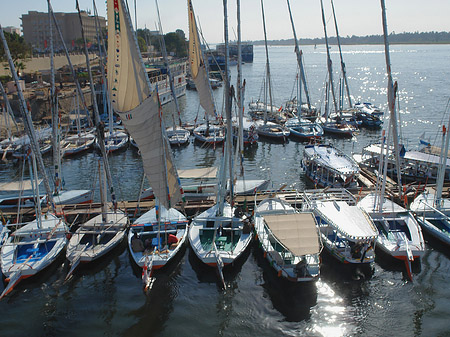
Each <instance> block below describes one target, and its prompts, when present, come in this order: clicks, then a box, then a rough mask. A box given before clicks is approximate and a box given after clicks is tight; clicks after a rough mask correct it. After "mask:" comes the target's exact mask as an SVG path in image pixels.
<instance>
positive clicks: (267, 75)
mask: <svg viewBox="0 0 450 337" xmlns="http://www.w3.org/2000/svg"><path fill="white" fill-rule="evenodd" d="M261 12H262V19H263V28H264V46H265V47H266V72H267V73H266V77H267V85H268V86H269V101H270V113H271V114H273V111H272V110H273V105H272V85H271V83H270V65H269V49H268V48H267V33H266V18H265V16H264V4H263V0H261ZM264 103H265V104H266V103H267V102H264ZM266 123H267V107H266V106H265V107H264V124H266Z"/></svg>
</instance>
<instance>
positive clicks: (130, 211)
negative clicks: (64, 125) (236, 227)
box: [0, 170, 450, 224]
mask: <svg viewBox="0 0 450 337" xmlns="http://www.w3.org/2000/svg"><path fill="white" fill-rule="evenodd" d="M361 173H362V174H361V175H360V181H359V182H360V185H361V186H360V187H357V188H352V189H348V190H349V192H350V193H351V194H352V195H353V196H354V197H355V198H356V200H360V199H361V198H363V197H364V196H366V195H367V194H369V193H371V192H373V191H374V188H375V182H376V176H375V175H374V174H373V173H370V172H369V171H365V170H362V172H361ZM425 189H427V190H432V189H435V185H434V184H429V185H424V184H420V183H419V184H408V185H404V186H403V195H404V197H403V198H400V195H399V189H398V186H397V185H396V183H395V182H394V181H392V180H391V179H388V181H387V184H386V193H387V194H388V195H389V196H391V197H392V198H393V199H394V201H396V202H398V203H400V204H403V205H404V204H405V203H406V204H407V205H408V204H409V203H410V202H411V201H412V200H414V198H415V197H416V196H417V194H418V193H420V192H422V191H424V190H425ZM275 194H276V195H277V197H278V198H280V199H282V200H284V201H286V202H288V203H289V204H290V205H291V206H294V207H297V208H301V206H302V202H303V197H302V194H303V191H296V190H285V189H280V190H268V191H261V192H258V193H257V194H256V195H254V194H251V195H250V194H249V195H239V196H236V197H235V199H234V202H235V205H236V206H237V207H240V208H241V209H243V210H244V211H245V212H248V213H251V212H252V211H253V208H254V205H255V202H256V204H258V203H260V202H261V201H262V200H264V199H266V198H268V197H270V196H272V195H275ZM405 196H406V198H405ZM443 196H450V184H446V185H444V189H443ZM215 202H216V201H215V197H207V198H202V199H200V198H195V199H188V200H187V202H186V203H185V205H184V207H183V210H184V212H185V213H186V215H187V217H188V219H191V218H193V217H195V216H196V215H197V214H199V213H201V212H203V211H205V210H206V209H208V208H210V207H212V206H213V205H214V204H215ZM117 205H118V208H119V209H121V210H123V211H124V212H125V213H126V214H127V215H128V217H129V218H130V221H134V219H136V218H138V217H139V216H140V215H142V214H143V213H145V212H147V211H148V210H150V209H151V208H153V207H154V206H155V201H154V200H142V201H137V200H122V201H119V202H118V204H117ZM175 208H177V209H179V210H182V209H181V208H182V207H181V205H176V206H175ZM42 210H43V212H45V211H48V207H43V209H42ZM100 213H101V204H100V203H96V202H94V203H89V204H77V205H58V206H57V214H58V215H62V216H64V217H65V219H66V220H67V221H68V223H69V224H76V223H79V222H81V221H87V219H89V218H91V217H93V216H96V215H98V214H100ZM20 215H21V216H23V217H24V218H27V217H30V218H33V217H34V216H35V208H34V207H22V208H21V209H20ZM0 216H2V217H3V219H10V220H12V219H15V217H16V216H17V209H16V208H14V207H13V208H6V209H0Z"/></svg>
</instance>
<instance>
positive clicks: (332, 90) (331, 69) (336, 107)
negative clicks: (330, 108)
mask: <svg viewBox="0 0 450 337" xmlns="http://www.w3.org/2000/svg"><path fill="white" fill-rule="evenodd" d="M320 7H321V9H322V23H323V31H324V33H325V44H326V45H327V66H328V76H329V77H330V87H331V88H330V89H331V94H332V95H333V104H334V111H335V112H336V113H337V112H338V111H339V110H338V106H337V102H336V94H335V92H334V85H333V63H332V61H331V56H330V49H329V47H328V35H327V24H326V22H325V13H324V11H323V1H322V0H320Z"/></svg>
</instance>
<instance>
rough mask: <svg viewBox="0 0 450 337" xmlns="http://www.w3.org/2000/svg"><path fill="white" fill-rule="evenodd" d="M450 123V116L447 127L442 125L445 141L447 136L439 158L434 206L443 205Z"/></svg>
mask: <svg viewBox="0 0 450 337" xmlns="http://www.w3.org/2000/svg"><path fill="white" fill-rule="evenodd" d="M449 125H450V116H449V120H448V124H447V128H446V127H445V125H443V126H442V141H443V143H444V137H445V145H444V146H443V147H442V148H441V156H440V158H439V172H438V179H437V181H436V188H437V189H436V197H435V201H434V206H435V207H436V208H439V207H440V206H441V200H442V189H443V187H444V179H445V171H446V168H447V156H448V145H449V140H450V135H449V132H448V126H449Z"/></svg>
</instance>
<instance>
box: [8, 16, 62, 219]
mask: <svg viewBox="0 0 450 337" xmlns="http://www.w3.org/2000/svg"><path fill="white" fill-rule="evenodd" d="M0 35H1V39H2V42H3V48H4V49H5V54H6V57H7V59H8V63H9V67H10V69H11V75H12V77H13V79H14V82H15V83H16V86H17V94H18V95H19V100H20V105H19V107H20V112H21V114H22V118H23V121H24V125H25V129H26V131H27V134H28V136H29V138H30V147H31V151H33V153H34V155H35V156H36V158H37V164H38V167H39V170H40V171H41V174H42V178H43V179H44V186H45V191H46V193H47V200H48V202H49V203H50V205H51V207H52V210H53V211H56V209H55V204H54V202H53V195H52V189H51V188H50V183H49V180H48V177H47V173H46V171H45V165H44V160H43V159H42V154H41V151H40V148H39V144H38V142H37V140H36V132H35V131H34V127H33V122H32V120H31V116H30V113H28V112H27V104H26V102H25V97H24V96H23V92H22V88H21V87H20V83H19V77H18V76H17V72H16V67H15V66H14V62H13V60H12V57H11V53H10V51H9V48H8V44H7V43H6V39H5V35H4V34H3V28H2V26H1V25H0Z"/></svg>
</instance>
